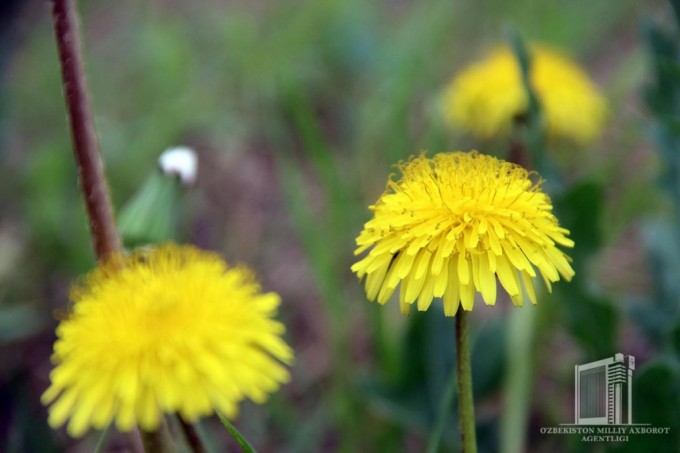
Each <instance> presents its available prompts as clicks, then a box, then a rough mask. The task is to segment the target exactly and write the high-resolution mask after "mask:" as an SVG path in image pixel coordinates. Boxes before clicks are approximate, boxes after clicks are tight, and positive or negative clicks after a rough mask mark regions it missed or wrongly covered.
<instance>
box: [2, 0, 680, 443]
mask: <svg viewBox="0 0 680 453" xmlns="http://www.w3.org/2000/svg"><path fill="white" fill-rule="evenodd" d="M79 7H80V10H81V14H82V22H83V27H82V28H83V35H84V40H85V52H86V57H87V61H86V64H87V72H88V76H89V86H90V89H91V94H92V98H93V103H94V111H95V114H96V122H97V127H98V132H99V134H100V140H101V146H102V150H103V152H104V157H105V160H106V168H107V173H108V177H109V182H110V185H111V191H112V197H113V200H114V203H115V205H116V207H118V208H120V207H121V206H122V205H123V204H124V203H125V202H126V201H127V200H128V199H130V198H131V197H132V196H133V194H134V193H135V191H136V190H137V189H138V188H139V187H140V186H141V184H142V183H143V181H144V178H145V177H146V175H148V173H149V172H150V171H152V169H153V168H154V167H155V165H156V164H155V162H156V159H157V157H158V155H159V154H160V152H161V151H162V150H163V149H165V148H167V147H169V146H173V145H177V144H185V145H189V146H192V147H194V148H195V149H196V150H197V151H198V154H199V180H198V184H197V186H196V187H195V188H194V189H193V190H191V191H190V192H189V193H187V194H186V195H185V197H184V200H183V204H182V212H181V216H180V218H181V220H180V223H179V226H178V227H179V228H178V234H177V237H176V238H175V239H176V240H178V241H187V242H192V243H195V244H197V245H199V246H202V247H205V248H208V249H214V250H218V251H220V252H222V253H223V254H224V255H225V257H226V258H227V260H228V261H230V262H245V263H248V264H249V265H251V266H252V267H254V268H255V269H256V271H257V273H258V275H259V278H260V279H261V281H262V282H263V286H264V287H265V289H267V290H272V291H277V292H278V293H280V294H281V296H282V299H283V301H284V302H283V306H282V309H281V317H282V319H283V320H284V322H285V323H286V325H287V326H288V334H287V336H288V340H289V342H290V343H291V344H292V346H293V347H294V349H295V351H296V356H297V358H296V362H295V365H294V366H293V370H292V374H293V380H292V382H291V383H290V384H289V385H287V386H286V387H285V388H284V389H283V390H282V391H281V392H280V393H278V394H277V395H274V396H273V397H272V399H271V401H269V402H268V403H267V404H266V405H264V406H255V405H252V404H250V403H245V404H244V405H243V407H242V413H241V415H240V417H239V419H238V420H236V422H235V424H236V426H237V427H238V428H239V429H240V430H241V431H242V432H243V433H244V435H245V436H246V437H247V438H248V439H249V440H250V441H251V443H253V445H254V446H255V447H256V448H257V449H258V450H259V451H263V452H268V451H277V452H279V451H281V452H313V451H346V452H378V451H395V452H397V451H414V452H417V451H423V449H424V446H425V445H426V443H427V439H428V436H429V433H430V431H431V430H432V428H433V425H434V423H435V418H436V414H437V411H438V407H439V401H440V400H441V398H442V395H443V392H444V388H445V386H446V382H447V379H448V376H449V373H450V370H451V369H452V366H453V357H454V349H453V343H454V336H453V325H454V324H453V320H452V319H446V318H444V317H443V316H442V314H441V313H440V312H439V306H438V305H437V304H435V305H434V309H431V310H430V311H429V312H427V313H417V312H415V311H414V313H412V314H411V316H410V317H409V318H402V317H401V315H400V314H399V308H398V304H396V303H388V304H387V305H386V306H385V307H383V308H380V307H378V306H377V305H374V304H369V303H368V302H367V301H366V299H365V296H364V293H363V290H362V288H361V286H360V285H359V284H358V283H357V281H356V278H355V277H354V276H353V275H352V274H351V273H350V271H349V266H350V265H351V263H352V262H353V260H354V258H353V250H354V238H355V237H356V235H357V234H358V232H359V231H360V229H361V226H362V224H363V222H365V221H366V220H368V218H369V214H370V212H369V211H368V209H367V206H368V205H369V204H371V203H373V202H374V201H375V200H376V199H377V197H378V196H379V195H380V194H381V193H382V191H383V190H384V188H385V182H386V181H387V177H388V175H389V174H390V173H392V172H393V171H394V168H393V167H392V164H394V163H395V162H397V161H399V160H401V159H406V158H408V157H409V156H410V155H412V154H416V153H418V152H420V151H421V150H429V151H430V152H431V153H434V152H438V151H446V150H469V149H473V148H475V149H479V150H480V151H482V152H485V153H489V154H495V155H497V156H500V157H502V156H504V155H505V152H506V151H507V144H506V143H504V142H503V141H501V140H499V141H491V142H487V143H480V142H478V141H476V140H474V139H473V138H472V137H470V136H467V135H465V134H462V133H458V132H455V131H450V130H448V129H447V128H445V127H444V125H443V124H442V122H441V119H440V118H439V116H438V110H437V102H438V99H439V98H438V96H439V95H440V94H441V92H442V90H443V88H444V87H445V85H446V83H447V82H448V80H449V79H450V77H451V76H452V75H453V74H454V73H455V72H456V71H458V70H460V69H461V68H462V67H463V66H464V65H465V64H466V63H468V62H470V61H472V60H474V59H476V58H477V57H478V56H479V55H481V54H482V53H483V52H484V51H485V50H486V49H489V48H490V47H493V46H494V45H496V44H497V43H499V42H503V41H504V40H506V39H507V31H508V30H509V29H515V30H517V31H518V32H519V33H520V34H521V35H522V36H523V37H524V38H525V39H526V40H528V41H540V42H545V43H549V44H552V45H554V46H557V47H559V48H562V49H564V50H565V51H567V52H568V53H570V54H571V55H572V56H574V57H575V58H576V59H577V60H578V61H579V62H581V63H582V64H583V66H584V68H585V69H586V70H587V72H588V73H589V74H590V75H591V76H592V77H593V79H594V80H595V81H596V82H597V83H598V85H599V86H600V87H601V89H602V91H603V93H604V94H605V95H606V96H607V98H608V100H609V104H610V112H611V114H610V120H609V124H608V127H607V130H606V131H605V133H604V135H603V137H602V139H601V140H600V141H598V142H597V143H595V144H593V145H592V146H589V147H587V148H577V147H575V146H572V145H569V144H567V143H561V144H557V145H555V146H553V147H551V149H550V150H549V153H550V158H551V159H552V160H553V162H554V165H555V166H556V167H557V168H559V175H560V176H559V178H560V181H559V182H560V183H562V184H563V187H564V188H563V190H561V192H560V193H554V194H553V198H554V200H555V204H556V209H558V216H559V217H560V220H561V222H562V223H563V224H564V225H565V226H567V227H568V228H570V229H571V231H572V236H573V238H574V239H575V241H576V243H577V247H576V249H575V250H574V252H573V253H572V257H574V259H575V262H574V268H575V269H576V271H577V279H576V280H575V281H574V282H572V283H565V282H561V283H559V284H558V285H557V288H556V290H555V293H554V294H553V295H550V296H548V295H543V297H541V301H540V302H539V306H538V307H536V308H535V310H537V311H538V318H537V326H536V332H535V335H534V344H533V347H532V351H531V353H532V358H533V362H532V369H531V370H530V372H529V373H528V375H530V376H531V379H532V381H531V382H532V383H531V391H530V400H529V419H528V420H529V422H528V425H527V428H526V432H524V433H521V434H522V435H524V436H526V439H527V448H528V451H532V452H533V451H537V452H543V451H552V452H562V451H565V452H566V451H569V452H571V451H621V452H627V451H643V450H640V448H644V449H646V451H660V452H665V451H677V450H678V447H679V446H680V411H679V410H678V407H680V362H679V361H678V360H679V358H678V353H679V352H680V308H679V305H678V304H679V303H680V288H679V285H680V283H678V282H680V279H678V278H677V276H678V275H680V274H679V272H680V259H679V258H678V256H680V255H679V254H678V252H679V251H680V227H679V225H680V223H678V222H677V221H676V217H677V215H678V212H680V211H679V210H678V206H677V203H676V201H677V200H674V198H673V191H672V189H669V187H673V186H674V185H677V183H678V181H677V179H675V178H674V177H673V175H671V177H670V179H669V178H666V184H665V185H664V184H658V182H659V180H660V176H663V175H664V174H665V173H664V171H665V169H666V168H668V167H669V165H671V164H669V162H671V161H674V159H677V158H676V157H674V156H675V155H674V154H673V150H675V154H677V151H678V150H679V148H678V146H677V145H676V144H675V143H670V144H667V145H668V146H667V148H668V149H669V150H670V151H669V152H668V153H667V154H666V155H664V154H663V153H657V152H659V150H660V148H663V147H659V146H658V143H659V141H658V140H657V141H656V142H655V141H653V140H652V139H651V138H650V137H656V136H655V135H653V132H654V130H657V131H658V127H657V129H654V127H655V126H654V125H655V124H656V125H657V126H658V124H660V123H659V118H662V117H672V118H677V116H678V113H679V112H678V111H677V107H674V108H675V109H676V110H675V111H673V108H669V109H670V110H668V109H667V111H663V112H662V111H661V110H660V109H656V110H655V109H654V108H651V109H650V108H648V107H647V106H646V104H645V101H644V98H643V93H644V92H645V89H646V87H649V86H650V84H653V83H654V67H655V66H654V59H653V57H652V56H651V52H650V50H649V46H648V44H647V41H645V36H647V38H648V40H649V33H647V35H645V32H644V30H645V26H644V24H651V23H656V24H661V26H662V27H665V28H668V29H672V28H673V26H674V24H673V21H672V14H671V11H672V10H671V8H670V7H669V6H668V5H667V4H666V3H665V2H663V1H643V0H599V1H597V2H592V1H586V0H570V1H551V2H545V1H540V0H520V1H516V2H504V1H501V0H487V1H485V2H476V1H472V0H462V1H458V2H450V1H443V0H429V1H420V2H415V1H382V2H362V1H358V0H344V1H339V0H316V1H314V0H298V1H292V0H285V1H280V2H271V1H269V2H267V1H256V2H221V1H217V0H209V1H204V2H179V1H151V2H135V1H131V0H121V1H119V2H105V1H101V0H93V1H88V2H80V5H79ZM7 14H9V13H7ZM7 17H8V18H9V17H10V16H7ZM11 17H12V18H11V20H10V19H8V20H7V24H8V26H7V27H6V28H5V31H4V34H3V37H4V39H3V40H2V42H0V49H1V52H2V53H1V54H0V55H1V56H2V60H0V63H1V64H2V66H0V71H1V73H0V74H1V76H0V140H2V146H1V147H0V153H1V154H0V156H1V159H2V167H1V168H2V169H3V177H2V178H0V213H1V214H0V282H1V284H0V359H1V363H2V366H1V367H0V405H1V407H2V415H1V416H0V442H1V443H0V450H2V451H7V452H32V451H35V452H50V451H73V452H80V451H91V450H92V448H93V446H94V444H95V443H96V440H97V435H96V433H94V434H92V435H91V436H89V437H86V438H85V439H83V440H73V439H69V438H68V437H67V436H66V435H65V433H63V432H61V431H56V432H55V431H52V430H51V429H49V428H48V426H47V424H46V411H45V409H44V408H43V407H42V406H41V405H40V402H39V395H40V393H41V392H42V391H43V390H44V389H45V388H46V386H47V379H48V377H47V376H48V373H49V370H50V364H49V355H50V353H51V344H52V341H53V339H54V334H53V331H54V327H55V325H56V322H57V319H58V318H59V317H60V316H63V315H64V313H65V312H66V307H67V297H68V285H69V282H70V281H71V280H72V279H73V278H74V277H76V276H77V275H78V274H80V273H83V272H85V271H87V270H88V269H90V268H91V267H92V266H93V264H94V257H93V254H92V252H91V247H90V243H89V237H88V233H87V229H86V223H85V217H84V209H83V206H82V200H81V197H80V194H79V192H78V186H77V177H76V170H75V166H74V164H73V161H72V156H71V145H70V139H69V135H68V130H67V123H66V117H65V108H64V100H63V96H62V91H61V86H60V76H59V74H60V73H59V67H58V60H57V56H56V49H55V45H54V40H53V36H52V28H51V23H50V14H49V5H47V4H46V3H44V2H38V1H29V2H25V3H24V4H22V5H20V6H19V7H16V8H15V10H14V12H13V16H11ZM647 29H649V26H648V27H647ZM676 50H677V49H676ZM662 66H663V65H662ZM675 77H676V79H677V74H675ZM679 83H680V82H679ZM662 88H663V87H662ZM663 90H668V88H667V87H666V88H663ZM663 90H662V92H661V94H660V95H658V96H659V97H660V98H664V96H665V95H668V96H669V97H670V98H672V99H676V100H675V101H674V102H675V104H678V101H677V99H678V98H673V96H670V94H669V93H665V92H664V91H663ZM648 98H649V96H648ZM648 101H649V99H648ZM669 102H671V104H673V100H671V101H669ZM652 105H654V104H652ZM673 105H674V104H673ZM660 112H661V113H660ZM655 118H656V120H655ZM674 121H675V123H673V122H671V124H670V125H668V128H669V130H671V129H672V127H673V125H674V124H676V125H677V120H674ZM676 127H677V126H676ZM676 133H677V132H676ZM657 135H658V134H657ZM679 143H680V142H679ZM664 156H666V157H668V156H670V157H669V158H666V157H664ZM546 178H548V179H549V176H546ZM555 178H557V176H555ZM668 181H670V182H668ZM548 182H550V180H549V181H548ZM669 194H670V196H669ZM510 306H511V304H510V303H509V301H507V300H500V301H499V302H498V304H497V306H496V307H485V306H484V304H483V303H482V302H481V301H478V302H477V305H476V307H475V310H474V312H473V331H474V333H475V335H474V339H473V344H474V350H473V368H474V370H473V373H474V384H475V392H476V404H477V416H478V438H479V444H480V451H485V452H494V451H499V450H500V449H501V446H502V445H503V442H504V439H503V437H502V434H501V429H500V423H501V422H500V418H501V413H502V408H503V405H504V404H505V402H506V401H507V395H505V394H504V391H503V382H504V379H505V377H506V368H507V367H506V365H507V364H508V363H511V362H512V361H516V360H521V359H522V358H521V357H516V356H513V350H512V349H511V348H508V347H507V344H508V336H507V335H508V331H507V330H508V326H507V322H506V321H507V318H508V312H509V309H510ZM615 352H623V353H625V354H631V355H634V356H635V357H636V359H637V362H638V364H639V369H638V370H636V372H635V374H634V376H635V386H636V387H635V391H636V393H635V395H636V396H635V397H636V400H635V401H634V410H635V417H636V421H639V422H648V423H653V424H654V425H657V426H669V427H671V428H672V429H671V433H670V435H668V436H661V437H659V436H647V437H644V438H635V439H633V440H631V441H630V442H628V443H625V444H610V445H607V444H598V445H592V444H590V445H589V444H585V443H582V442H580V440H579V439H578V438H574V437H569V436H567V437H561V436H545V435H541V434H540V433H539V429H540V427H541V426H555V425H557V424H559V423H569V422H571V421H572V420H573V385H574V383H573V378H574V371H573V370H574V368H573V367H574V365H575V364H579V363H585V362H588V361H592V360H598V359H600V358H603V357H605V356H611V355H613V354H614V353H615ZM455 407H456V406H455V405H453V406H452V407H451V414H450V417H449V419H448V422H447V427H446V430H445V432H444V438H443V442H442V447H441V451H456V449H457V448H458V440H457V438H458V433H457V426H456V415H455V412H456V410H455ZM204 428H205V429H206V430H207V431H208V432H210V433H211V434H212V435H213V437H214V438H215V439H216V441H218V440H219V439H224V437H225V436H224V433H223V432H222V431H220V427H219V424H218V423H217V422H216V421H215V420H207V421H206V422H205V423H204ZM221 442H227V441H224V440H222V441H221ZM108 448H109V450H110V451H135V450H134V449H135V448H139V445H138V444H136V443H135V441H134V440H130V439H129V438H128V437H126V436H122V435H119V434H113V435H112V437H111V439H110V441H109V447H108ZM235 448H236V447H235V445H232V444H228V443H225V444H224V445H221V444H220V447H219V450H220V451H221V450H223V449H231V450H233V449H235ZM231 450H228V451H231Z"/></svg>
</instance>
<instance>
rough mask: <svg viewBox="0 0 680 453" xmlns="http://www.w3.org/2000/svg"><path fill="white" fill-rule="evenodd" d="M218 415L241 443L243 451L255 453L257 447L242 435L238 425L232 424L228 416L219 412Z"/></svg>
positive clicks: (230, 432)
mask: <svg viewBox="0 0 680 453" xmlns="http://www.w3.org/2000/svg"><path fill="white" fill-rule="evenodd" d="M217 416H218V417H219V418H220V421H221V422H222V424H223V425H224V427H225V428H227V431H229V434H231V435H232V437H233V438H234V440H235V441H236V442H237V443H238V444H239V446H240V447H241V451H242V452H244V453H255V449H254V448H253V446H252V445H250V443H248V441H247V440H246V438H245V437H243V436H242V435H241V433H240V432H239V431H238V430H237V429H236V427H235V426H234V425H232V424H231V422H230V421H229V420H227V418H226V417H225V416H224V415H222V414H220V413H219V412H218V413H217Z"/></svg>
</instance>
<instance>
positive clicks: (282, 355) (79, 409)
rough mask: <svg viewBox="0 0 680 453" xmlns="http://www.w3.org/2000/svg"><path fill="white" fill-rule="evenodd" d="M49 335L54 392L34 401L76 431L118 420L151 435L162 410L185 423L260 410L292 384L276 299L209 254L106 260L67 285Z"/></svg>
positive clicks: (171, 248)
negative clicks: (241, 407)
mask: <svg viewBox="0 0 680 453" xmlns="http://www.w3.org/2000/svg"><path fill="white" fill-rule="evenodd" d="M71 299H72V301H73V306H72V309H71V313H70V316H69V317H68V319H66V320H64V321H62V322H61V324H60V325H59V327H58V328H57V337H58V338H57V341H56V343H55V345H54V355H53V358H52V359H53V362H54V363H55V365H56V366H55V368H54V370H53V371H52V373H51V375H50V379H51V385H50V387H49V388H48V389H47V390H46V391H45V393H44V394H43V395H42V401H43V403H45V404H50V403H51V406H50V408H49V423H50V425H51V426H53V427H55V428H56V427H59V426H61V425H63V424H64V423H65V422H66V421H67V420H69V422H68V432H69V434H71V435H72V436H74V437H78V436H81V435H83V434H84V433H85V432H86V431H87V430H88V429H89V428H90V427H94V428H97V429H101V428H104V427H106V426H107V425H108V424H109V423H110V422H111V421H113V420H115V423H116V425H117V427H118V428H119V429H120V430H122V431H129V430H131V429H133V428H134V427H135V426H136V425H137V426H139V427H140V428H141V429H143V430H145V431H153V430H155V429H156V428H157V427H158V425H159V421H160V418H161V417H162V415H163V413H179V414H180V415H181V416H182V417H183V418H184V419H185V420H187V421H189V422H191V421H194V420H196V419H197V418H198V417H201V416H205V415H209V414H211V413H213V411H218V412H220V413H222V414H224V415H225V416H227V417H233V416H235V415H236V413H237V409H238V408H237V405H238V403H239V402H240V401H242V400H243V399H244V398H249V399H251V400H253V401H255V402H256V403H262V402H264V401H265V399H266V398H267V395H268V394H269V393H271V392H273V391H275V390H276V389H278V387H279V386H280V385H281V384H282V383H285V382H287V381H288V380H289V373H288V370H287V369H286V368H285V367H284V366H283V364H282V363H281V362H284V363H289V362H290V361H291V360H292V357H293V354H292V351H291V349H290V348H289V347H288V346H287V345H286V343H285V342H284V341H283V340H282V338H281V335H282V334H283V332H284V330H285V329H284V326H283V325H282V324H281V323H280V322H278V321H276V320H274V319H273V318H272V317H273V316H274V315H275V313H276V309H277V307H278V305H279V302H280V301H279V297H278V295H276V294H274V293H266V294H262V293H261V292H260V286H259V285H258V283H257V282H256V281H255V279H254V277H253V275H252V273H251V272H250V271H249V270H248V269H246V268H243V267H233V268H230V267H227V265H226V263H225V262H224V261H223V260H222V259H221V258H220V257H219V256H218V255H217V254H214V253H210V252H206V251H202V250H199V249H197V248H195V247H192V246H180V245H174V244H167V245H162V246H158V247H155V248H148V249H141V250H138V251H136V252H134V253H133V254H131V255H130V256H127V257H125V258H123V265H122V266H120V263H118V264H117V265H114V264H104V265H102V266H100V267H98V268H97V269H95V270H94V271H92V272H91V273H90V274H88V275H87V276H85V277H84V278H83V279H82V280H81V281H80V282H79V283H77V284H76V285H74V287H73V289H72V291H71Z"/></svg>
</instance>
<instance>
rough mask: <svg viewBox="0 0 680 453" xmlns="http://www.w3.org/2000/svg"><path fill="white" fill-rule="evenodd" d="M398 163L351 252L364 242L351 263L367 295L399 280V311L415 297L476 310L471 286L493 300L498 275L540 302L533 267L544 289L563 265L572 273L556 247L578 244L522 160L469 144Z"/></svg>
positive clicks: (422, 303)
mask: <svg viewBox="0 0 680 453" xmlns="http://www.w3.org/2000/svg"><path fill="white" fill-rule="evenodd" d="M399 169H400V170H401V173H402V176H401V179H399V180H398V181H396V182H395V181H392V180H390V181H389V183H388V185H387V190H386V191H385V193H384V194H383V195H382V196H381V197H380V198H379V199H378V201H377V202H376V203H375V204H374V205H373V206H370V209H371V210H372V211H373V213H374V216H373V218H372V219H371V220H369V221H368V222H367V223H366V225H364V229H363V231H362V232H361V234H359V237H358V238H357V241H356V242H357V245H358V248H357V250H356V252H355V254H360V253H362V252H364V251H365V250H367V249H370V251H369V253H368V254H367V255H366V256H365V257H364V258H363V259H361V260H360V261H359V262H357V263H356V264H354V265H353V266H352V271H353V272H355V273H356V274H357V275H358V276H359V277H360V278H363V277H366V292H367V295H368V298H369V299H370V300H376V299H377V300H378V302H379V303H381V304H384V303H385V302H387V300H389V299H390V297H391V296H392V294H393V292H394V291H395V290H396V288H397V286H399V285H400V284H401V288H400V291H399V301H400V305H401V309H402V312H403V313H404V314H407V313H408V312H409V309H410V306H411V304H413V303H414V302H415V301H416V300H417V306H418V309H419V310H427V308H428V307H429V306H430V304H431V302H432V300H433V298H434V297H442V298H443V301H444V312H445V314H446V315H447V316H454V315H455V314H456V311H457V310H458V306H459V304H462V307H463V309H465V310H472V307H473V304H474V298H475V293H476V292H480V293H481V294H482V296H483V298H484V301H485V302H486V303H487V304H489V305H493V304H495V302H496V277H498V280H499V281H500V283H501V285H502V286H503V287H504V288H505V290H506V291H507V293H508V294H509V295H510V297H511V298H512V301H513V303H514V304H515V305H522V304H523V300H524V293H523V291H522V287H524V291H526V294H527V295H528V297H529V299H530V300H531V302H532V303H534V304H535V303H536V294H535V290H534V283H533V279H534V277H536V275H537V273H540V274H541V276H542V277H543V280H544V281H545V283H546V286H547V287H548V289H549V290H550V289H551V282H555V281H557V280H559V278H560V274H561V275H562V277H564V278H565V279H567V280H570V279H571V277H572V276H573V275H574V271H573V269H572V268H571V266H570V264H569V261H570V259H569V258H568V257H567V256H566V255H565V254H564V253H563V252H562V251H560V250H559V249H558V248H557V245H558V244H559V245H562V246H565V247H572V246H573V245H574V244H573V242H572V241H571V240H570V239H568V238H567V234H568V233H569V232H568V231H567V230H565V229H564V228H561V227H560V226H559V224H558V222H557V219H556V218H555V216H554V215H553V214H552V212H551V210H552V204H551V201H550V198H549V197H548V196H547V195H546V194H545V193H543V192H542V191H541V189H540V185H539V184H536V183H533V182H532V181H531V180H530V179H529V172H527V170H525V169H524V168H522V167H520V166H518V165H515V164H512V163H508V162H504V161H501V160H498V159H496V158H494V157H490V156H485V155H482V154H479V153H477V152H476V151H473V152H471V153H462V152H453V153H441V154H437V155H436V156H434V157H433V158H432V159H429V158H427V157H425V156H424V155H421V156H419V157H416V158H412V159H411V160H410V161H409V162H407V163H403V164H401V165H399ZM537 270H538V272H537Z"/></svg>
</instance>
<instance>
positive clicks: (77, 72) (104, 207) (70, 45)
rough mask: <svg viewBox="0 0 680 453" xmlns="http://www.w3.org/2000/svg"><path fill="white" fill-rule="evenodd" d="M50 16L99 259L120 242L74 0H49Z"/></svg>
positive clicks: (72, 136) (103, 257)
mask: <svg viewBox="0 0 680 453" xmlns="http://www.w3.org/2000/svg"><path fill="white" fill-rule="evenodd" d="M52 18H53V20H54V31H55V35H56V40H57V47H58V49H59V62H60V63H61V74H62V77H63V87H64V96H65V97H66V107H67V109H68V118H69V123H70V127H71V138H72V139H73V151H74V155H75V158H76V164H77V166H78V179H79V181H80V188H81V190H82V192H83V198H84V201H85V208H86V210H87V216H88V219H89V225H90V234H91V236H92V243H93V246H94V251H95V254H96V256H97V259H98V260H103V259H105V258H106V257H107V256H109V255H110V254H112V253H115V252H118V251H119V250H120V248H121V246H120V239H119V236H118V232H117V231H116V224H115V222H114V220H113V209H112V208H111V200H110V198H109V191H108V187H107V185H106V177H105V176H104V165H103V163H102V158H101V153H100V151H99V141H98V140H97V134H96V131H95V126H94V119H93V117H92V112H91V110H90V100H89V96H88V93H87V85H86V82H85V69H84V65H83V52H82V45H81V41H80V33H79V23H78V15H77V12H76V7H75V0H53V1H52Z"/></svg>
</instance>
